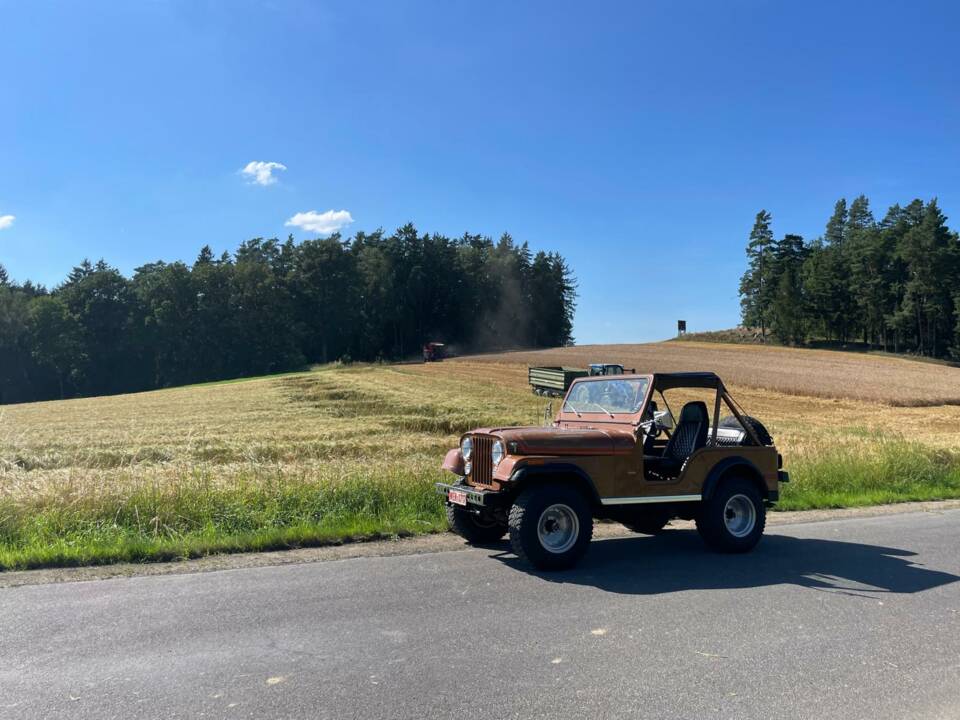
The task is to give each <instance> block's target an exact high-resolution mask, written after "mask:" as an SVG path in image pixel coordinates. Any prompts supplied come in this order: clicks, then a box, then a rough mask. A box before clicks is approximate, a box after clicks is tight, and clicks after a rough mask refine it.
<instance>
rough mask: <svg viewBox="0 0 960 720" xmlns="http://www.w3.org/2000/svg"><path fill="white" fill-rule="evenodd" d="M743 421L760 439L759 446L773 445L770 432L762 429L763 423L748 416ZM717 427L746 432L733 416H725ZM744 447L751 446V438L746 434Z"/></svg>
mask: <svg viewBox="0 0 960 720" xmlns="http://www.w3.org/2000/svg"><path fill="white" fill-rule="evenodd" d="M743 419H744V420H745V421H746V422H747V424H748V425H750V427H752V428H753V431H754V432H755V433H756V434H757V437H758V438H759V439H760V444H761V445H773V436H772V435H771V434H770V431H769V430H767V428H765V427H764V425H763V423H762V422H760V421H759V420H757V419H756V418H755V417H750V416H749V415H744V416H743ZM717 427H722V428H733V429H735V430H746V428H745V427H743V425H741V424H740V421H739V420H737V418H736V416H735V415H727V416H726V417H725V418H723V419H722V420H720V424H719V425H717ZM743 444H744V445H753V438H751V437H750V433H747V436H746V437H745V438H744V440H743Z"/></svg>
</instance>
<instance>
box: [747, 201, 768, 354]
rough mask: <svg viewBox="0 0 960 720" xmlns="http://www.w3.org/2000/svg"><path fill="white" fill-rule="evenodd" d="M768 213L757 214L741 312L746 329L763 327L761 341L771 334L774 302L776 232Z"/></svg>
mask: <svg viewBox="0 0 960 720" xmlns="http://www.w3.org/2000/svg"><path fill="white" fill-rule="evenodd" d="M770 220H771V216H770V213H768V212H767V211H766V210H761V211H760V212H758V213H757V217H756V220H755V221H754V223H753V229H752V230H751V231H750V240H749V242H748V243H747V271H746V272H745V273H744V274H743V277H742V278H741V279H740V309H741V316H742V318H743V324H744V325H745V326H746V327H756V326H757V325H759V326H760V336H761V338H764V339H765V338H766V335H767V324H766V323H767V314H768V313H767V311H768V308H769V305H770V300H771V287H770V283H769V280H770V272H771V269H772V268H771V262H770V252H771V249H772V246H773V232H772V231H771V230H770Z"/></svg>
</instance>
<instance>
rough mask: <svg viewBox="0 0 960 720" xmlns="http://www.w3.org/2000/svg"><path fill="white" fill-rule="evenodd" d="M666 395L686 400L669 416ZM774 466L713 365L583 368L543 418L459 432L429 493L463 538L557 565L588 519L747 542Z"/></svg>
mask: <svg viewBox="0 0 960 720" xmlns="http://www.w3.org/2000/svg"><path fill="white" fill-rule="evenodd" d="M667 395H670V396H671V397H673V398H675V399H676V398H677V396H678V395H679V396H681V398H682V399H683V400H686V402H685V404H683V408H682V410H681V411H680V415H679V419H678V420H676V421H674V418H673V413H672V412H671V409H670V405H669V404H668V402H667ZM691 397H692V398H700V399H690V398H691ZM721 405H725V406H726V407H727V409H728V410H729V412H730V413H731V414H730V415H728V416H726V417H724V418H721V417H720V411H721ZM711 415H712V420H713V421H712V422H711ZM781 465H782V458H781V457H780V455H779V454H778V453H777V450H776V448H775V447H774V446H773V441H772V439H771V438H770V434H769V433H768V432H767V430H766V428H765V427H764V426H763V425H762V424H761V423H760V422H758V421H757V420H755V419H754V418H752V417H749V416H748V415H745V414H744V413H743V411H742V410H741V409H740V407H739V405H737V403H736V402H735V401H734V400H733V398H732V397H730V394H729V393H728V392H727V389H726V388H725V387H724V385H723V382H722V381H721V380H720V378H719V377H717V376H716V375H715V374H713V373H709V372H693V373H657V374H653V375H635V374H632V375H615V376H599V377H583V378H578V379H577V380H575V381H574V382H573V384H572V385H571V386H570V389H569V390H568V391H567V394H566V396H565V397H564V400H563V406H562V408H561V410H560V412H559V414H558V415H557V416H556V419H555V420H554V422H553V425H552V426H550V427H511V428H484V429H478V430H472V431H470V432H468V433H466V434H465V435H464V436H463V437H462V439H461V441H460V447H459V448H456V449H454V450H451V451H450V452H448V453H447V456H446V458H445V459H444V461H443V469H444V470H448V471H449V472H451V473H453V474H454V475H456V476H457V480H456V481H455V482H453V483H449V484H448V483H437V491H438V492H440V493H442V494H443V495H444V496H445V497H446V505H447V518H448V519H449V521H450V526H451V528H452V529H453V530H454V531H455V532H457V533H458V534H460V535H461V536H462V537H464V538H465V539H466V540H467V541H468V542H471V543H479V544H483V543H490V542H494V541H496V540H499V539H500V538H502V537H503V536H504V535H505V534H507V533H508V532H509V533H510V543H511V545H512V546H513V550H514V552H515V553H516V554H517V555H518V556H519V557H520V558H521V559H523V560H526V561H527V562H529V563H530V564H532V565H534V566H535V567H537V568H541V569H545V570H546V569H560V568H567V567H571V566H572V565H574V564H575V563H576V562H577V561H578V560H579V559H580V557H581V556H582V555H583V553H584V552H585V551H586V549H587V544H588V543H589V542H590V538H591V536H592V535H593V519H594V518H604V519H609V520H615V521H618V522H622V523H623V524H624V525H626V526H627V527H629V528H630V529H632V530H635V531H636V532H640V533H648V534H654V533H657V532H660V531H661V530H662V529H663V528H664V527H665V526H666V525H667V523H668V522H669V521H670V520H671V519H672V518H683V519H687V520H696V524H697V530H698V531H699V532H700V535H701V537H702V538H703V539H704V540H705V541H706V543H707V544H708V545H709V546H710V547H712V548H715V549H717V550H720V551H723V552H746V551H749V550H751V549H752V548H753V547H754V546H755V545H756V544H757V542H758V541H759V540H760V536H761V535H762V534H763V528H764V524H765V521H766V508H767V507H769V506H770V505H772V504H773V503H775V502H776V501H777V500H778V498H779V483H781V482H786V481H787V480H788V479H789V476H788V474H787V473H786V472H784V471H783V470H781V469H780V468H781Z"/></svg>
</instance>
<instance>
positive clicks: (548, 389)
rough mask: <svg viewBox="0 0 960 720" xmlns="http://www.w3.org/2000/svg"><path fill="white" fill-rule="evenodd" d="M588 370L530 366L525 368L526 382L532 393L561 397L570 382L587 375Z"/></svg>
mask: <svg viewBox="0 0 960 720" xmlns="http://www.w3.org/2000/svg"><path fill="white" fill-rule="evenodd" d="M589 374H590V373H589V371H588V370H584V369H582V368H569V367H560V366H547V367H531V368H528V369H527V382H529V383H530V387H531V388H532V389H533V392H534V394H536V395H544V396H547V397H563V396H564V395H565V394H566V392H567V388H569V387H570V383H572V382H573V381H574V380H576V379H577V378H579V377H587V375H589Z"/></svg>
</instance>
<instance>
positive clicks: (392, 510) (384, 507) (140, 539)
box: [0, 473, 446, 569]
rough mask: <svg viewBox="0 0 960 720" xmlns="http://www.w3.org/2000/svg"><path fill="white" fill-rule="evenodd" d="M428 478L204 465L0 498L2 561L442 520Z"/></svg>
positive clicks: (161, 549)
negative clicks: (96, 489) (176, 474)
mask: <svg viewBox="0 0 960 720" xmlns="http://www.w3.org/2000/svg"><path fill="white" fill-rule="evenodd" d="M432 480H433V478H429V479H428V478H423V477H415V476H413V475H412V474H408V473H407V474H404V473H400V474H395V475H393V476H378V477H369V476H365V475H363V474H357V475H354V476H352V477H348V478H344V479H342V480H340V481H337V482H334V483H331V482H324V481H316V480H309V479H306V480H300V481H297V480H291V479H289V478H284V477H282V476H274V477H272V478H271V477H239V478H236V479H234V480H233V481H232V482H230V483H229V484H227V485H223V484H220V483H216V482H213V481H212V480H211V478H209V477H208V476H207V475H206V474H200V475H195V476H193V477H190V478H185V479H183V480H182V481H181V482H180V483H177V484H163V485H160V484H150V485H141V486H138V487H135V488H133V489H130V490H129V491H127V492H122V493H119V492H106V493H98V494H91V495H89V496H87V497H84V498H79V499H77V500H76V501H75V502H57V501H56V500H53V501H51V499H49V498H44V499H37V500H34V501H33V502H29V501H28V502H19V503H14V502H12V501H10V500H9V499H3V500H0V569H14V568H21V569H22V568H30V567H40V566H45V565H90V564H100V563H109V562H122V561H143V560H167V559H173V558H184V557H197V556H201V555H206V554H210V553H214V552H237V551H246V550H270V549H279V548H289V547H298V546H306V545H317V544H330V543H334V542H345V541H350V540H358V539H371V538H377V537H387V536H397V535H407V534H415V533H427V532H437V531H439V530H442V529H445V527H446V524H445V519H444V513H443V508H442V505H441V503H440V502H439V500H438V497H437V495H436V494H435V493H434V489H433V484H432Z"/></svg>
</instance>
